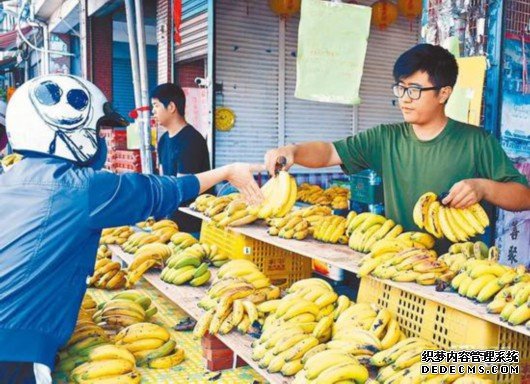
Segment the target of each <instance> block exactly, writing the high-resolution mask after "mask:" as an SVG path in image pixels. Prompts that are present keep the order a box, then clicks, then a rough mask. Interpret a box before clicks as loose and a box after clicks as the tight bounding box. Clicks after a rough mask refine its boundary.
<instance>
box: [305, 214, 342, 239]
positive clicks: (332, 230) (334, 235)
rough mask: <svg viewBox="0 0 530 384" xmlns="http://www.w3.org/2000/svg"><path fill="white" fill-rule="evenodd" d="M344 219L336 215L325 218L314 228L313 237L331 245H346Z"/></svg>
mask: <svg viewBox="0 0 530 384" xmlns="http://www.w3.org/2000/svg"><path fill="white" fill-rule="evenodd" d="M345 232H346V218H344V217H342V216H337V215H331V216H325V217H323V218H322V220H321V221H320V223H319V224H318V225H316V226H315V227H314V230H313V237H314V238H315V239H316V240H319V241H322V242H324V243H331V244H337V243H340V244H347V243H348V236H346V235H345Z"/></svg>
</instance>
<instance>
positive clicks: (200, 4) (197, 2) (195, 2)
mask: <svg viewBox="0 0 530 384" xmlns="http://www.w3.org/2000/svg"><path fill="white" fill-rule="evenodd" d="M207 10H208V0H183V1H182V20H187V19H189V18H191V17H193V16H195V15H198V14H199V13H203V12H206V11H207Z"/></svg>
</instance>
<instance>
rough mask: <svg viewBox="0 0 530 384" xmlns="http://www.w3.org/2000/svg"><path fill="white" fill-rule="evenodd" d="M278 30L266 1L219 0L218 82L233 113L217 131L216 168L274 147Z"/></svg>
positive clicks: (255, 156)
mask: <svg viewBox="0 0 530 384" xmlns="http://www.w3.org/2000/svg"><path fill="white" fill-rule="evenodd" d="M247 7H248V8H247ZM247 10H248V13H247ZM278 30H279V29H278V18H277V17H276V16H275V15H274V14H273V13H272V12H271V11H270V10H269V7H268V3H267V2H266V1H257V0H253V1H248V2H246V1H240V0H219V1H217V4H216V62H215V65H216V82H217V83H222V84H223V104H224V105H225V106H226V107H229V108H231V109H233V110H234V112H235V113H236V115H237V117H236V125H235V127H234V128H233V129H232V130H231V131H230V132H216V135H215V156H216V162H215V163H216V165H217V166H221V165H225V164H228V163H231V162H234V161H248V162H261V161H263V155H264V154H265V151H266V150H268V149H270V148H274V147H276V146H277V143H278ZM217 101H218V102H219V99H218V100H217ZM218 104H219V103H218Z"/></svg>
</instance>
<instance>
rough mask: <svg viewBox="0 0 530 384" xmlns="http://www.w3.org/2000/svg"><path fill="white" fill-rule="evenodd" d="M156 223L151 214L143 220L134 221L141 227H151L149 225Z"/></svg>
mask: <svg viewBox="0 0 530 384" xmlns="http://www.w3.org/2000/svg"><path fill="white" fill-rule="evenodd" d="M154 223H156V220H155V218H154V217H153V216H149V217H148V218H147V219H146V220H145V221H140V222H139V223H136V224H135V225H136V226H137V227H138V228H142V229H151V226H152V225H153V224H154Z"/></svg>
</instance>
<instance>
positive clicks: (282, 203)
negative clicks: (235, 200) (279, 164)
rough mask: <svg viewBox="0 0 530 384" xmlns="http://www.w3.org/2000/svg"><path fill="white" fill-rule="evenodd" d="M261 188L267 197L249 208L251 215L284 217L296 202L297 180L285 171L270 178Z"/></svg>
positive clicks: (263, 217) (265, 217)
mask: <svg viewBox="0 0 530 384" xmlns="http://www.w3.org/2000/svg"><path fill="white" fill-rule="evenodd" d="M261 190H262V192H263V196H264V197H265V200H264V201H263V203H262V204H261V205H259V206H254V207H250V208H249V209H248V212H249V213H250V214H251V215H254V216H257V217H258V218H260V219H268V218H270V217H284V216H285V215H287V214H288V213H289V212H290V211H291V209H292V208H293V207H294V204H295V203H296V192H297V186H296V180H295V179H294V177H292V176H290V175H289V173H287V172H285V171H280V172H279V173H278V175H277V176H274V177H272V178H271V179H269V180H268V181H267V182H266V183H265V185H263V187H261Z"/></svg>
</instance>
